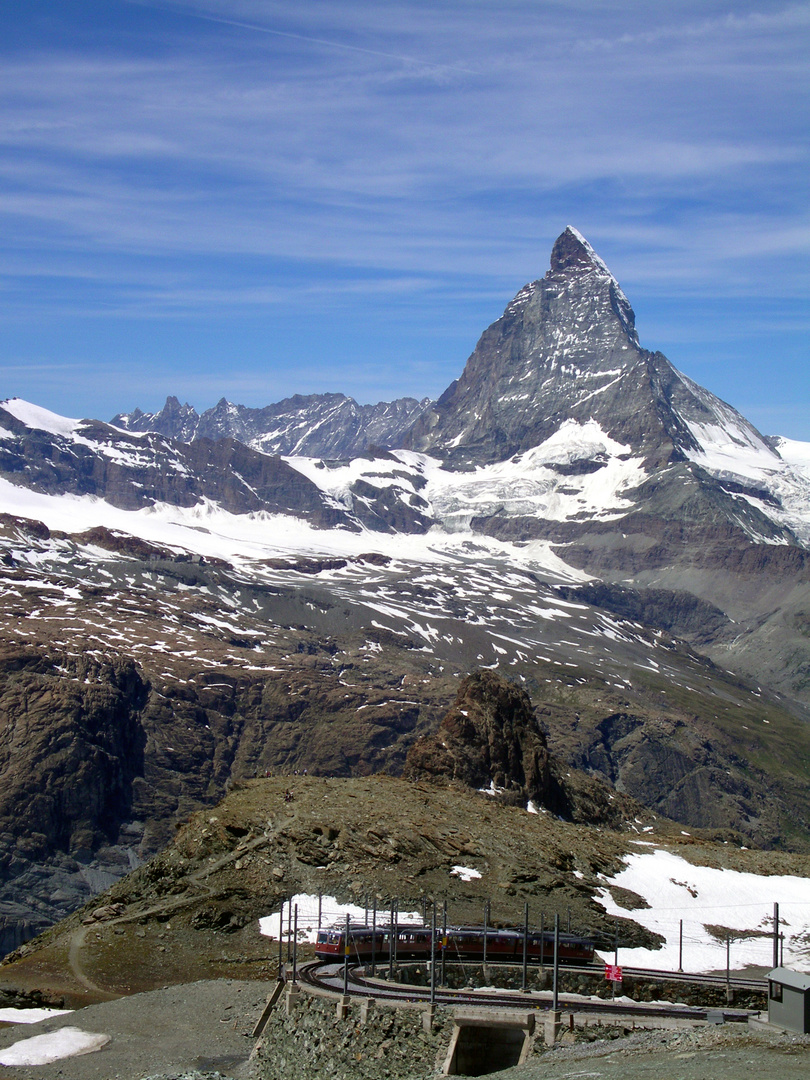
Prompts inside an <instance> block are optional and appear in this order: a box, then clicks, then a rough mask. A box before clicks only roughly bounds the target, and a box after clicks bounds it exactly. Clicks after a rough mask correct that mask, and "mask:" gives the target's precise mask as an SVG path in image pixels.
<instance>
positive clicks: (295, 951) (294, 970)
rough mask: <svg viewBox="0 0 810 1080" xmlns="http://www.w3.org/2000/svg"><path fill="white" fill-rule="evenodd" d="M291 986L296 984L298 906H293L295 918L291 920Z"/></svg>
mask: <svg viewBox="0 0 810 1080" xmlns="http://www.w3.org/2000/svg"><path fill="white" fill-rule="evenodd" d="M292 981H293V986H295V984H296V983H297V982H298V904H296V905H295V916H294V919H293V970H292Z"/></svg>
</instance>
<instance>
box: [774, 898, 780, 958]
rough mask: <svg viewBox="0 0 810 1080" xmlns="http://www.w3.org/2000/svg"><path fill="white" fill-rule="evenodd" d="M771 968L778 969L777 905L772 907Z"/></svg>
mask: <svg viewBox="0 0 810 1080" xmlns="http://www.w3.org/2000/svg"><path fill="white" fill-rule="evenodd" d="M773 966H774V967H779V905H778V904H774V905H773Z"/></svg>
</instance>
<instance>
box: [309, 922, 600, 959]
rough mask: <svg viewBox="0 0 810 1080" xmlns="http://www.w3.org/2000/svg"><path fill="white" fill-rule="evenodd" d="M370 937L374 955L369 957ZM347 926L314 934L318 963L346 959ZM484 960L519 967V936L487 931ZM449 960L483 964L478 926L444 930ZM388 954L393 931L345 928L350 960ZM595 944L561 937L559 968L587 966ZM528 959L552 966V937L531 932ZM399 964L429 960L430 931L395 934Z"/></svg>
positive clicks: (481, 930) (413, 929)
mask: <svg viewBox="0 0 810 1080" xmlns="http://www.w3.org/2000/svg"><path fill="white" fill-rule="evenodd" d="M372 937H373V940H374V955H373V956H372ZM345 939H346V930H345V927H344V928H343V929H340V928H339V927H328V928H322V929H320V930H318V940H317V943H316V945H315V955H316V956H317V957H318V959H319V960H342V959H343V957H344V954H345ZM486 939H487V961H488V962H489V961H491V962H492V963H497V962H499V961H501V962H503V963H507V962H511V963H513V964H514V963H521V962H522V960H523V931H522V930H497V929H494V928H491V927H490V928H488V929H487V931H486ZM446 942H447V944H446V953H445V958H446V959H447V960H450V961H453V960H483V958H484V928H483V927H482V926H448V927H447V938H446ZM390 949H391V927H390V926H379V927H377V930H376V932H375V933H374V934H373V935H372V932H371V927H370V926H350V927H349V961H350V962H351V963H366V962H368V961H371V960H372V959H374V960H375V962H377V963H386V962H387V961H388V958H389V955H390ZM441 949H442V933H441V930H440V929H439V928H437V930H436V956H437V958H438V957H440V956H441ZM593 952H594V946H593V942H592V941H589V940H588V939H587V938H582V937H577V936H576V935H575V934H560V938H559V950H558V959H559V962H560V963H561V964H590V963H591V962H592V961H593ZM526 953H527V958H528V960H529V962H530V963H533V964H539V963H541V962H542V963H545V964H551V963H553V962H554V935H553V934H552V933H544V934H540V933H537V932H535V931H529V935H528V944H527V950H526ZM396 957H397V960H429V959H430V927H429V926H410V925H401V926H398V927H397V929H396Z"/></svg>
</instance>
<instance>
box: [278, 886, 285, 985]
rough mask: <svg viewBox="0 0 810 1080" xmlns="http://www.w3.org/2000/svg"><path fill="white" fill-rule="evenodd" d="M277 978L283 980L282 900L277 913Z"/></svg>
mask: <svg viewBox="0 0 810 1080" xmlns="http://www.w3.org/2000/svg"><path fill="white" fill-rule="evenodd" d="M278 980H279V982H283V981H284V901H283V900H282V901H281V907H280V909H279V913H278Z"/></svg>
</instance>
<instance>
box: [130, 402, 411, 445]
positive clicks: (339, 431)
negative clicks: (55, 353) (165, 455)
mask: <svg viewBox="0 0 810 1080" xmlns="http://www.w3.org/2000/svg"><path fill="white" fill-rule="evenodd" d="M429 404H430V400H429V399H428V398H423V399H422V401H417V400H416V399H415V398H398V399H397V400H396V401H390V402H388V401H381V402H379V403H378V404H376V405H358V403H357V402H356V401H355V400H354V399H353V398H350V397H346V396H345V394H309V395H306V396H302V395H301V394H295V395H294V396H293V397H291V398H285V399H284V400H283V401H279V402H278V403H276V404H275V405H267V406H265V407H264V408H263V409H250V408H247V407H246V406H245V405H234V404H233V402H230V401H227V400H226V399H225V398H221V399H220V400H219V401H218V402H217V404H216V405H214V406H213V408H210V409H206V410H205V411H204V412H203V413H202V415H200V414H198V413H197V410H196V409H195V408H194V407H193V406H191V405H189V404H188V402H186V404H185V405H181V404H180V402H179V400H178V399H177V398H176V397H171V396H170V397H167V398H166V404H165V405H164V406H163V408H162V409H161V410H160V411H159V412H157V413H144V412H141V410H140V409H135V410H134V411H133V412H131V413H118V415H117V416H114V417H113V419H112V420H111V421H110V423H111V424H113V425H114V426H116V427H119V428H123V429H124V430H125V431H139V432H145V431H155V432H158V433H159V434H161V435H165V436H167V437H168V438H170V439H176V440H178V441H179V442H186V443H189V442H193V441H194V440H195V439H213V440H217V439H226V438H228V439H237V440H238V441H239V442H241V443H244V444H245V445H246V446H249V447H251V449H253V450H261V451H262V452H263V453H265V454H296V455H304V456H306V457H327V458H346V457H356V456H357V455H358V454H362V453H364V452H365V451H366V450H368V449H369V448H370V447H381V448H385V447H387V446H389V445H392V446H396V445H398V443H399V439H400V437H401V434H402V432H404V431H406V430H407V429H408V428H409V427H410V426H411V424H412V423H413V422H414V420H415V419H416V417H417V416H419V414H420V413H421V412H422V411H423V410H424V409H426V408H427V406H428V405H429Z"/></svg>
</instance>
